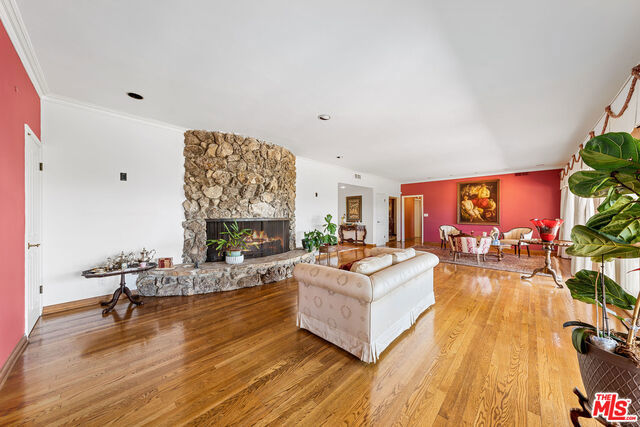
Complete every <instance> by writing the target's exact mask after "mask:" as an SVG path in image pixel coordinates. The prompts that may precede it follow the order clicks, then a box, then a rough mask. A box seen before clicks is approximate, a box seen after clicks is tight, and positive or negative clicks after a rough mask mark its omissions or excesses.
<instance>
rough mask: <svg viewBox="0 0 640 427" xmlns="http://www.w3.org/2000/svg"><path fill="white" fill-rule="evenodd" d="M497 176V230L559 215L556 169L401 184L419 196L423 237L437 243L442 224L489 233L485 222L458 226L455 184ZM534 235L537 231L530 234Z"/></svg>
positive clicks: (408, 192)
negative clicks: (422, 202) (498, 214)
mask: <svg viewBox="0 0 640 427" xmlns="http://www.w3.org/2000/svg"><path fill="white" fill-rule="evenodd" d="M495 178H498V179H500V225H498V226H497V227H498V228H499V229H500V231H508V230H510V229H512V228H515V227H531V228H533V226H532V225H531V222H529V220H530V219H531V218H558V217H559V216H560V169H554V170H548V171H538V172H528V173H527V174H526V175H522V176H516V175H515V174H505V175H491V176H484V177H474V178H464V179H450V180H446V181H431V182H420V183H414V184H402V186H401V187H400V188H401V191H402V194H403V195H405V196H409V195H422V196H423V200H424V212H425V213H427V214H429V216H428V217H427V218H424V240H425V241H426V242H439V241H440V234H439V232H438V227H440V226H441V225H443V224H450V225H455V226H456V227H458V228H459V229H461V230H463V231H466V232H469V231H472V230H473V231H475V233H476V234H481V233H482V232H483V231H486V232H489V231H490V230H491V228H492V227H493V226H491V225H489V226H487V225H484V226H483V225H458V224H457V218H456V191H457V185H456V183H458V182H462V181H481V180H483V179H495ZM534 237H537V234H536V233H534Z"/></svg>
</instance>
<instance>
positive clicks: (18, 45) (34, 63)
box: [0, 0, 49, 98]
mask: <svg viewBox="0 0 640 427" xmlns="http://www.w3.org/2000/svg"><path fill="white" fill-rule="evenodd" d="M0 20H2V24H3V25H4V29H5V30H6V31H7V34H8V35H9V39H10V40H11V43H13V47H14V48H15V50H16V52H17V53H18V56H19V57H20V60H21V61H22V65H23V66H24V68H25V70H26V71H27V74H28V75H29V78H30V79H31V83H32V84H33V87H34V88H35V89H36V92H38V95H40V97H41V98H42V97H43V96H46V95H47V94H48V93H49V86H47V81H46V80H45V78H44V73H43V72H42V67H40V62H38V58H37V57H36V54H35V51H34V49H33V45H32V44H31V39H30V38H29V33H28V32H27V28H26V26H25V25H24V21H23V20H22V15H21V14H20V9H19V8H18V5H17V4H16V2H15V0H0Z"/></svg>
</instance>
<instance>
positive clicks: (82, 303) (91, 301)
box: [42, 294, 111, 316]
mask: <svg viewBox="0 0 640 427" xmlns="http://www.w3.org/2000/svg"><path fill="white" fill-rule="evenodd" d="M110 299H111V294H109V295H101V296H99V297H91V298H85V299H79V300H76V301H69V302H63V303H60V304H53V305H47V306H45V307H43V308H42V315H43V316H47V315H49V314H56V313H62V312H63V311H69V310H75V309H76V308H85V307H89V306H91V305H96V306H97V305H100V301H109V300H110Z"/></svg>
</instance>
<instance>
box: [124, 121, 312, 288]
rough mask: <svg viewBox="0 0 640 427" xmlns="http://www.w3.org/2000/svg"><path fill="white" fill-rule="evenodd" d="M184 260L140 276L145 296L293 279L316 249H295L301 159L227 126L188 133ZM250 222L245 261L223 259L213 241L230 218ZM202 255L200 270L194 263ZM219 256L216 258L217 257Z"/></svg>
mask: <svg viewBox="0 0 640 427" xmlns="http://www.w3.org/2000/svg"><path fill="white" fill-rule="evenodd" d="M184 144H185V145H184V195H185V199H186V200H185V201H184V202H183V204H182V207H183V208H184V216H185V221H184V222H183V223H182V226H183V228H184V246H183V253H182V257H183V262H184V263H185V264H182V265H177V266H176V267H175V268H173V269H170V270H158V269H153V270H149V271H146V272H143V273H140V274H139V275H138V279H137V282H136V283H137V286H138V292H140V294H141V295H145V296H170V295H194V294H204V293H208V292H220V291H228V290H232V289H239V288H246V287H251V286H259V285H264V284H267V283H273V282H277V281H279V280H283V279H285V278H288V277H291V275H292V273H293V268H294V267H295V265H296V264H299V263H313V262H315V256H314V255H313V253H310V252H307V251H305V250H302V249H294V248H295V222H296V221H295V214H294V212H295V200H296V158H295V156H294V155H293V154H292V153H291V152H290V151H288V150H286V149H284V148H282V147H279V146H277V145H272V144H268V143H266V142H262V141H258V140H256V139H254V138H245V137H242V136H239V135H234V134H230V133H220V132H206V131H201V130H190V131H187V132H185V134H184ZM233 221H238V225H239V226H240V227H241V228H250V229H251V230H252V233H251V241H250V243H251V244H250V246H249V249H248V250H247V251H245V252H244V254H245V261H244V262H243V263H242V264H234V265H229V264H225V263H224V262H215V261H221V260H222V256H220V255H218V254H217V253H216V251H215V249H214V248H211V247H207V245H206V242H207V240H208V239H216V238H219V237H220V232H221V231H222V230H223V229H224V228H223V227H224V224H225V223H230V222H233ZM196 261H198V262H199V263H200V265H199V266H198V268H196V266H195V265H194V263H195V262H196ZM212 261H213V262H212Z"/></svg>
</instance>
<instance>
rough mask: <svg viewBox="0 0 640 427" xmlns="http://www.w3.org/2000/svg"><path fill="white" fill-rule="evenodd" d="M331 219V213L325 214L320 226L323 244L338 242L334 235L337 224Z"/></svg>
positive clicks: (335, 243)
mask: <svg viewBox="0 0 640 427" xmlns="http://www.w3.org/2000/svg"><path fill="white" fill-rule="evenodd" d="M332 219H333V216H332V215H331V214H327V216H325V217H324V225H323V226H322V229H323V231H324V235H323V236H322V243H323V244H325V245H337V244H338V237H337V236H336V231H337V230H338V226H337V225H336V224H335V223H333V222H331V220H332Z"/></svg>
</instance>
